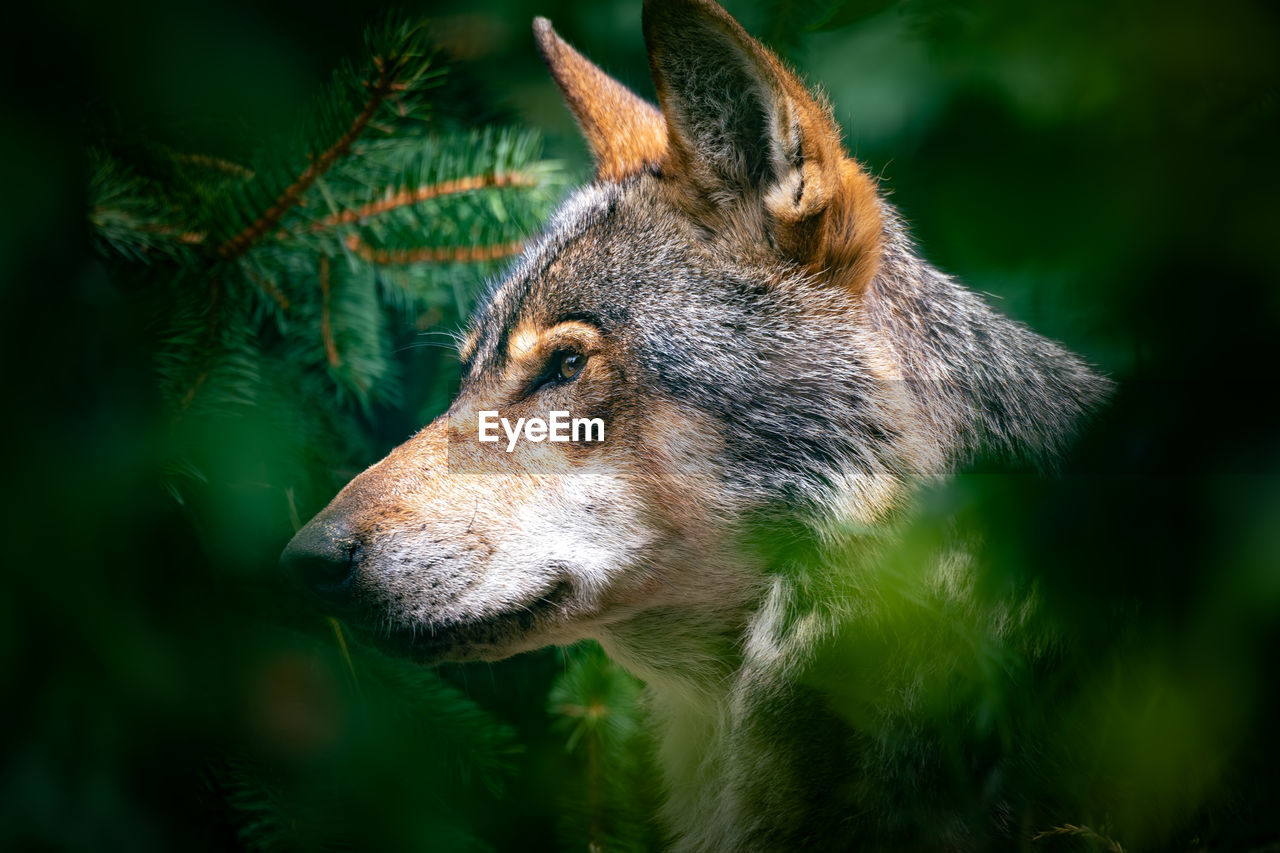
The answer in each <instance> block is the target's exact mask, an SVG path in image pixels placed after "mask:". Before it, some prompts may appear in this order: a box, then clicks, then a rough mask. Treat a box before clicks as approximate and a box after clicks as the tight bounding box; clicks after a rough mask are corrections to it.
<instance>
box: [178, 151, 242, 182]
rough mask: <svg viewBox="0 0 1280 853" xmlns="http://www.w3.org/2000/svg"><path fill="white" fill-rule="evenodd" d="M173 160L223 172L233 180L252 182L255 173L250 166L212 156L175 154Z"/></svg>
mask: <svg viewBox="0 0 1280 853" xmlns="http://www.w3.org/2000/svg"><path fill="white" fill-rule="evenodd" d="M173 159H174V160H176V161H177V162H179V163H186V164H188V165H191V166H199V167H200V168H202V169H208V170H209V171H211V172H221V173H222V174H224V175H228V176H230V177H233V178H243V179H244V180H246V181H248V180H252V179H253V175H254V172H253V170H252V169H250V168H249V167H248V166H242V165H240V164H239V163H235V162H232V161H231V160H227V159H225V158H223V157H214V156H212V155H210V154H181V153H175V154H174V155H173Z"/></svg>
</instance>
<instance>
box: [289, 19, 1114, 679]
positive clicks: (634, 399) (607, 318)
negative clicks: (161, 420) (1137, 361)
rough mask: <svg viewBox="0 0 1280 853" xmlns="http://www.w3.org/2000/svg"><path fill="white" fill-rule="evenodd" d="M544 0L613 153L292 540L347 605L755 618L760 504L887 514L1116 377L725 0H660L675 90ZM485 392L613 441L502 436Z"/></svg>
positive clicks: (316, 584)
mask: <svg viewBox="0 0 1280 853" xmlns="http://www.w3.org/2000/svg"><path fill="white" fill-rule="evenodd" d="M534 28H535V31H536V35H537V39H538V44H539V47H540V48H541V50H542V53H543V56H544V57H545V58H546V60H547V63H548V65H549V66H550V68H551V71H552V74H553V76H554V77H555V80H556V82H557V83H558V85H559V86H560V88H561V90H562V91H563V93H564V95H565V97H566V100H567V102H568V104H569V107H570V109H571V110H572V111H573V113H574V115H575V117H576V118H577V120H578V122H579V124H580V126H581V128H582V130H583V133H584V134H585V136H586V138H587V141H588V143H589V144H590V147H591V148H592V150H593V152H594V154H595V157H596V170H597V171H596V180H595V182H593V183H592V184H591V185H590V186H588V187H586V188H585V189H583V190H581V191H579V192H577V193H576V194H574V195H573V196H572V197H570V198H569V199H568V200H567V201H566V202H565V204H564V205H563V207H562V208H561V210H560V211H559V213H558V214H557V215H556V216H555V217H554V219H553V221H552V222H551V224H550V226H549V228H548V230H547V232H546V234H545V235H544V236H543V237H542V238H541V239H539V240H537V241H535V242H533V243H532V244H531V245H530V246H529V247H528V249H527V250H526V252H525V253H524V255H523V257H522V258H521V260H520V262H519V263H518V264H517V265H516V267H515V268H514V270H513V271H512V272H511V274H510V275H509V276H508V277H507V278H506V280H505V281H503V282H501V283H499V284H498V285H496V286H495V287H494V288H493V289H492V290H491V292H490V293H489V294H488V296H487V298H486V299H485V300H484V301H483V304H482V305H481V307H480V308H479V309H478V310H477V311H476V314H475V316H474V318H473V319H472V322H471V327H470V331H469V334H468V335H467V337H466V339H465V343H464V345H463V347H462V350H461V352H460V357H461V359H462V364H463V378H462V385H461V389H460V390H459V393H458V396H457V399H456V400H455V401H454V403H453V404H452V406H451V407H450V408H449V410H448V411H447V412H446V413H445V414H444V415H442V416H441V417H439V418H438V419H436V420H435V421H434V422H432V423H431V424H430V425H429V426H427V427H426V428H425V429H423V430H422V431H421V432H420V433H418V434H417V435H416V436H414V437H413V438H412V439H410V440H409V441H408V442H406V443H405V444H404V445H402V446H401V447H399V448H397V449H396V450H395V451H394V452H392V453H391V455H390V456H388V457H387V458H386V459H384V460H382V461H381V462H379V463H377V464H376V465H374V466H373V467H371V468H370V469H369V470H367V471H365V472H364V473H363V474H361V475H360V476H359V477H357V478H356V479H355V480H354V481H353V482H352V483H350V484H349V485H348V486H347V487H346V488H345V489H343V491H342V492H341V493H340V494H339V495H338V496H337V497H336V498H335V499H334V500H333V502H332V503H331V504H330V505H329V507H328V508H327V509H325V510H324V511H323V512H322V513H321V514H320V515H318V516H317V517H316V518H315V519H313V520H312V521H311V522H310V523H309V524H308V525H307V526H306V527H305V528H304V529H303V530H302V531H300V532H299V533H298V535H297V537H296V538H295V539H294V541H293V542H292V543H291V544H290V545H289V547H288V549H287V550H286V552H285V555H284V558H283V562H284V563H285V564H286V565H287V567H288V568H289V569H291V570H292V571H294V572H296V573H297V574H298V575H299V576H300V577H301V578H302V581H303V582H304V583H305V584H307V585H308V586H309V587H311V588H312V589H313V590H315V591H316V592H318V593H319V594H321V595H322V596H323V597H324V598H325V599H326V601H327V602H328V604H329V605H330V606H331V607H332V608H333V609H334V610H335V611H339V612H341V613H343V614H346V615H347V616H348V617H349V619H350V620H351V621H352V622H353V623H355V624H357V625H363V626H365V627H367V628H370V629H372V630H373V631H374V632H375V633H376V634H377V635H378V636H380V637H382V638H383V639H384V640H385V641H386V642H388V643H389V644H390V645H392V646H395V647H397V648H400V649H403V650H406V651H409V652H410V653H412V654H415V655H417V656H419V657H421V658H423V659H425V660H442V659H452V660H464V659H476V658H480V659H495V658H500V657H504V656H506V655H510V654H513V653H515V652H519V651H522V650H526V649H531V648H535V647H538V646H542V645H546V644H550V643H565V642H572V641H574V640H577V639H580V638H583V637H588V636H594V637H597V638H600V639H603V640H605V641H606V642H609V641H613V642H614V644H615V645H617V644H618V643H619V642H623V641H622V640H620V638H626V639H625V642H624V643H623V644H626V643H630V644H631V646H632V648H631V651H632V652H633V653H634V655H635V656H637V657H641V658H643V657H645V656H646V655H648V657H650V658H652V657H654V656H655V655H656V653H657V647H661V646H662V645H663V644H664V643H665V642H668V641H670V643H671V644H672V646H673V647H676V646H679V645H680V644H679V643H678V637H679V636H680V635H681V634H682V633H685V632H694V633H697V632H702V633H704V634H714V633H715V632H717V631H719V632H721V634H722V635H723V636H724V637H725V638H726V642H729V643H732V642H733V641H734V640H736V639H737V638H739V637H740V635H741V630H742V626H743V624H744V621H743V614H744V613H746V612H747V611H748V610H749V608H751V607H752V606H753V604H752V602H753V601H754V600H756V599H757V598H758V596H759V591H760V588H761V579H762V578H763V577H764V576H765V573H766V571H767V570H768V568H769V566H768V565H767V562H768V560H767V558H765V557H763V556H762V554H761V551H762V549H760V548H759V547H746V546H745V544H744V543H745V542H746V541H747V540H748V539H749V538H751V537H750V536H749V535H748V534H749V532H750V530H752V529H756V527H757V525H758V524H759V523H760V521H761V519H768V520H769V521H770V522H771V523H773V524H778V525H780V526H781V527H783V528H786V529H787V530H793V531H802V532H806V533H807V534H811V535H813V536H814V538H815V539H816V540H819V541H821V539H822V538H823V537H824V536H827V537H829V536H831V535H833V534H832V533H831V531H833V530H836V529H838V528H839V527H840V525H841V524H842V523H844V522H849V521H854V522H857V523H859V524H863V525H866V524H875V523H878V522H880V521H882V520H883V519H885V518H886V517H887V516H888V515H889V514H891V513H892V512H893V510H894V508H895V507H896V506H897V505H899V503H900V502H901V500H902V498H903V496H904V494H906V492H907V488H908V484H909V483H910V482H912V481H913V480H914V479H916V478H919V477H922V476H932V475H936V474H938V473H940V472H942V471H944V470H945V469H946V468H947V467H948V466H949V465H952V464H954V462H955V461H956V460H957V459H959V458H961V456H962V455H963V454H964V453H966V452H968V451H970V450H972V449H974V448H976V447H978V446H982V445H991V444H994V445H996V446H998V447H1000V448H1003V449H1006V450H1009V451H1012V452H1016V453H1029V454H1040V453H1044V452H1049V451H1052V450H1053V448H1054V447H1055V445H1056V444H1057V443H1058V442H1059V441H1060V440H1061V439H1062V438H1063V437H1064V436H1065V434H1066V433H1067V432H1068V431H1069V429H1070V427H1071V424H1072V423H1073V422H1074V421H1075V420H1076V418H1077V417H1078V415H1079V414H1080V413H1081V412H1082V411H1083V410H1084V409H1085V408H1086V406H1087V405H1088V403H1089V402H1090V401H1091V400H1092V399H1093V398H1094V397H1095V396H1096V395H1097V393H1098V391H1099V390H1100V385H1099V383H1098V380H1096V379H1094V378H1093V377H1092V376H1091V375H1090V374H1089V373H1088V371H1087V370H1086V369H1085V368H1084V367H1083V365H1081V363H1080V362H1079V361H1077V360H1076V359H1075V358H1074V357H1072V356H1070V355H1069V354H1068V353H1066V352H1064V351H1063V350H1061V349H1059V348H1058V347H1057V346H1055V345H1054V344H1052V343H1050V342H1048V341H1045V340H1044V339H1042V338H1039V337H1037V336H1035V335H1034V334H1032V333H1031V332H1029V331H1028V330H1026V329H1025V328H1023V327H1021V326H1019V325H1017V324H1015V323H1012V322H1011V321H1008V320H1005V319H1003V318H1001V317H999V316H997V315H995V314H994V313H992V312H991V311H990V310H989V309H988V308H987V307H986V306H985V305H984V304H983V303H982V302H981V301H980V300H978V299H976V298H975V297H974V296H972V295H971V294H970V293H968V292H967V291H965V290H964V289H963V288H961V287H959V286H958V285H957V284H955V283H954V282H952V281H951V280H949V279H947V278H946V277H945V276H942V275H941V274H940V273H938V272H936V271H935V270H933V269H932V268H931V267H929V266H928V265H927V264H925V263H924V262H923V261H921V260H919V259H918V258H917V257H916V256H915V254H914V252H913V249H912V247H911V245H910V242H909V240H908V239H907V238H906V237H905V236H904V233H903V230H902V228H901V226H900V224H899V222H898V220H897V218H896V216H895V214H894V213H893V211H892V209H891V208H890V207H888V206H887V205H886V204H885V203H884V202H883V201H882V200H881V198H880V197H879V195H878V194H877V191H876V187H875V184H874V182H873V181H872V180H871V179H870V178H869V177H868V175H867V174H866V173H865V172H864V171H863V170H862V169H861V168H860V167H859V166H858V164H856V163H855V162H854V161H852V160H851V159H849V158H848V157H847V155H846V153H845V151H844V148H843V145H842V143H841V140H840V134H839V130H838V128H837V126H836V124H835V122H834V121H833V119H832V117H831V114H830V111H829V110H828V108H827V107H826V106H825V105H824V104H823V103H822V102H821V101H819V100H818V99H816V98H815V97H814V96H813V95H811V94H810V93H809V92H808V90H807V89H806V88H805V86H804V85H803V84H802V83H801V82H800V81H799V80H798V79H797V78H796V76H794V75H793V74H792V73H791V72H790V71H788V70H787V69H786V68H785V67H784V66H783V64H782V63H781V62H780V61H779V60H778V59H777V58H776V57H775V56H774V55H773V54H771V53H770V52H769V51H767V50H766V49H765V48H763V47H762V46H761V45H760V44H758V43H757V42H756V41H754V40H753V39H752V38H751V37H750V36H748V35H747V33H746V32H745V31H743V29H742V28H741V27H740V26H739V25H738V24H737V23H736V22H735V21H733V20H732V19H731V18H730V17H729V16H728V15H727V14H726V13H725V12H724V11H723V10H722V9H721V8H720V7H719V6H716V5H715V4H714V3H711V2H708V0H650V2H646V4H645V9H644V31H645V39H646V42H647V44H648V49H649V57H650V64H651V68H652V72H653V76H654V81H655V83H656V88H657V92H658V96H659V100H660V102H661V110H660V111H659V110H658V109H655V108H654V107H653V106H651V105H650V104H648V103H646V102H644V101H642V100H640V99H639V98H637V97H636V96H635V95H633V94H631V93H630V92H629V91H628V90H627V89H625V88H624V87H623V86H621V85H620V84H619V83H617V82H616V81H614V80H612V79H610V78H609V77H608V76H606V75H605V74H604V73H603V72H602V71H600V69H598V68H596V67H595V66H594V65H592V64H591V63H589V62H588V61H587V60H585V59H584V58H583V57H582V56H580V55H579V54H577V53H576V52H575V51H574V50H573V49H572V48H571V47H569V46H568V45H567V44H565V43H564V42H563V41H561V40H560V38H559V37H558V36H557V35H556V34H555V33H554V32H553V31H552V29H551V27H550V25H549V24H548V23H547V22H546V21H544V20H539V21H537V22H536V23H535V26H534ZM484 411H493V412H496V413H497V416H498V417H503V418H506V419H507V420H508V422H509V423H511V424H515V423H516V422H517V419H519V418H526V419H530V418H535V417H536V418H544V419H545V418H548V417H549V413H550V412H552V411H565V412H568V413H569V415H570V416H571V417H574V418H577V417H582V418H599V419H601V420H602V421H603V423H604V440H603V441H585V440H579V441H567V442H554V443H553V442H547V441H543V442H533V441H530V440H528V439H525V440H522V441H517V442H515V444H514V446H513V448H512V449H511V450H510V451H508V449H507V448H508V446H509V441H508V439H507V437H506V436H505V435H501V440H500V441H497V442H493V443H489V442H482V441H479V440H478V437H479V434H478V433H479V431H478V425H479V419H480V413H481V412H484ZM526 435H528V433H526ZM802 535H804V534H803V533H802ZM763 550H764V551H767V550H768V549H763ZM640 626H643V630H641V629H640ZM638 638H645V639H638ZM644 643H649V644H651V645H652V646H654V647H655V648H653V649H644V648H635V646H636V644H641V645H643V644H644ZM701 648H705V644H703V646H701ZM649 652H654V654H649Z"/></svg>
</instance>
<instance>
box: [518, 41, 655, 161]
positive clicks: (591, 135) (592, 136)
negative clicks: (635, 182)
mask: <svg viewBox="0 0 1280 853" xmlns="http://www.w3.org/2000/svg"><path fill="white" fill-rule="evenodd" d="M533 34H534V37H535V38H536V39H537V41H538V50H539V52H541V53H542V59H543V61H545V62H546V63H547V67H548V68H550V69H551V76H552V78H553V79H554V80H555V81H556V85H557V86H559V87H560V91H561V93H562V94H563V95H564V99H565V102H566V103H567V104H568V105H569V111H570V112H572V113H573V117H574V118H575V119H577V120H578V126H579V127H580V128H582V134H583V136H585V137H586V138H587V144H588V145H589V146H590V147H591V152H592V154H593V155H595V159H596V178H597V179H599V180H611V181H617V180H621V179H622V178H626V177H628V176H630V175H634V174H637V173H638V172H640V171H642V170H643V169H646V168H648V167H651V166H656V165H658V163H660V162H661V161H662V158H663V156H664V155H665V154H666V150H667V128H666V124H665V123H664V122H663V120H662V113H660V112H658V110H657V108H655V107H654V106H653V104H651V103H649V102H648V101H646V100H644V99H642V98H639V97H637V96H636V95H635V94H634V93H632V91H631V90H630V89H628V88H627V87H626V86H623V85H622V84H621V83H619V82H618V81H617V80H614V79H613V78H612V77H610V76H609V75H608V74H605V73H604V72H603V71H601V70H600V68H599V67H597V66H596V65H594V64H593V63H592V62H590V61H589V60H588V59H587V58H586V57H584V56H583V55H582V54H580V53H578V52H577V51H576V50H574V49H573V48H572V47H570V46H569V44H568V43H567V42H566V41H565V40H564V39H562V38H560V36H559V35H557V34H556V31H555V30H553V29H552V28H551V22H550V21H548V20H547V19H546V18H534V20H533Z"/></svg>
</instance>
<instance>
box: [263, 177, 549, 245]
mask: <svg viewBox="0 0 1280 853" xmlns="http://www.w3.org/2000/svg"><path fill="white" fill-rule="evenodd" d="M537 185H538V181H537V179H535V178H534V177H533V176H532V175H527V174H524V173H522V172H513V173H509V174H504V175H498V174H485V175H472V176H470V177H466V178H458V179H456V180H452V181H441V182H439V183H436V184H428V185H425V186H421V187H418V188H417V189H413V190H409V189H404V190H400V191H399V192H397V193H395V194H394V195H389V196H387V198H385V199H382V200H381V201H374V202H369V203H368V204H364V205H361V206H360V207H357V208H353V209H350V210H341V211H338V212H337V213H334V214H331V215H329V216H326V217H325V218H324V219H321V220H319V221H318V222H315V223H313V224H312V225H311V228H310V230H311V231H313V232H315V231H322V230H324V229H325V228H333V227H335V226H338V225H349V224H350V223H352V222H358V221H360V220H362V219H367V218H369V217H371V216H377V215H378V214H380V213H387V212H388V211H392V210H396V209H397V208H401V207H408V206H410V205H414V204H419V203H420V202H424V201H429V200H430V199H433V198H439V197H440V196H446V195H456V194H458V193H466V192H475V191H476V190H481V189H489V188H499V187H536V186H537ZM279 236H280V237H281V238H282V239H283V238H284V237H287V236H289V235H288V234H284V233H282V234H280V235H279Z"/></svg>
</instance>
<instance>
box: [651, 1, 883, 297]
mask: <svg viewBox="0 0 1280 853" xmlns="http://www.w3.org/2000/svg"><path fill="white" fill-rule="evenodd" d="M644 36H645V43H646V44H647V46H648V49H649V65H650V67H651V69H652V71H653V78H654V83H655V85H656V87H657V90H658V100H659V102H660V103H661V105H662V112H663V115H664V117H665V119H666V123H667V133H668V152H667V158H666V160H665V161H664V163H663V167H662V172H663V176H664V177H665V178H669V179H670V181H671V183H672V185H673V186H675V187H676V189H677V198H678V201H679V203H680V204H681V206H682V207H684V208H685V210H686V211H687V212H689V213H690V214H691V215H692V216H694V217H695V218H698V219H700V220H701V221H703V222H704V224H706V225H707V226H708V227H710V228H712V229H713V230H716V231H719V230H721V229H723V228H735V227H737V228H741V227H742V223H744V222H747V223H749V222H751V221H752V220H753V219H754V220H755V221H761V218H760V217H755V216H751V215H750V213H751V211H752V210H753V209H754V210H757V211H759V210H762V211H763V213H764V216H763V227H764V229H765V230H766V231H767V233H766V234H764V235H759V236H763V237H765V238H766V239H768V240H770V241H771V242H772V244H773V245H774V247H775V248H776V249H777V250H778V251H779V252H781V253H782V254H784V255H786V256H788V257H791V258H793V259H795V260H797V261H800V262H802V263H804V264H806V265H808V266H810V267H811V268H812V269H814V270H817V271H821V272H823V273H824V274H826V275H829V276H832V277H838V278H839V279H840V280H841V282H842V283H844V284H846V285H848V286H850V287H854V288H857V289H860V288H861V287H863V286H865V284H866V283H867V281H869V280H870V278H871V277H872V276H873V275H874V273H875V269H876V266H877V265H878V259H879V243H880V208H879V201H878V199H877V196H876V190H875V185H874V183H873V182H872V181H871V179H870V178H869V177H868V176H867V175H866V174H865V173H864V172H863V171H862V170H861V169H860V168H859V167H858V166H857V164H856V163H854V162H853V161H852V160H850V159H849V158H848V157H847V156H845V152H844V145H843V143H842V142H841V140H840V131H839V128H838V126H837V125H836V123H835V120H834V119H833V118H832V116H831V112H830V110H829V109H828V108H827V107H826V106H825V105H824V104H822V103H819V101H818V100H816V99H815V98H814V96H813V95H812V94H810V93H809V91H808V89H807V88H806V87H805V85H804V83H802V82H801V81H800V80H799V79H798V78H797V77H796V76H795V75H794V74H793V73H792V72H790V71H789V70H788V69H787V68H786V67H785V66H784V65H783V64H782V62H781V60H779V59H778V58H777V57H776V56H774V55H773V54H772V53H771V52H770V51H768V50H767V49H765V47H764V46H763V45H761V44H760V43H759V42H757V41H756V40H755V39H753V38H751V36H749V35H748V34H747V32H746V31H745V30H744V29H742V27H741V26H740V25H739V24H738V22H737V21H735V20H734V19H733V18H731V17H730V16H729V14H728V13H727V12H725V11H724V9H722V8H720V7H719V6H718V5H716V4H715V3H713V2H710V0H645V4H644ZM744 212H746V213H747V214H748V215H747V216H746V217H744V216H743V213H744Z"/></svg>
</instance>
